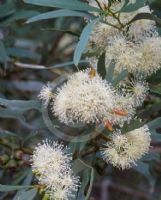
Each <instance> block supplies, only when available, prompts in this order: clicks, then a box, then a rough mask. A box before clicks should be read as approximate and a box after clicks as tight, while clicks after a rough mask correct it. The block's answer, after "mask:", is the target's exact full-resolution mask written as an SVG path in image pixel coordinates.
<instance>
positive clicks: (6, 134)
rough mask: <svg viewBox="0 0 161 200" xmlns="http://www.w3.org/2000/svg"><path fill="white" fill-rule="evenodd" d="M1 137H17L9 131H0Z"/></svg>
mask: <svg viewBox="0 0 161 200" xmlns="http://www.w3.org/2000/svg"><path fill="white" fill-rule="evenodd" d="M2 137H17V135H16V134H15V133H12V132H10V131H7V130H3V129H0V138H2Z"/></svg>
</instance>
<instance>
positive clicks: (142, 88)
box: [120, 74, 149, 107]
mask: <svg viewBox="0 0 161 200" xmlns="http://www.w3.org/2000/svg"><path fill="white" fill-rule="evenodd" d="M138 77H139V78H138ZM138 77H137V76H136V77H135V78H134V79H131V80H129V79H126V80H125V81H123V82H121V83H120V90H121V91H122V92H123V93H125V94H126V93H129V94H131V98H132V99H133V101H134V104H135V106H136V107H139V106H141V105H142V104H143V102H144V100H145V98H146V97H147V95H148V91H149V86H148V83H147V82H146V81H145V80H144V77H142V76H141V75H140V74H138Z"/></svg>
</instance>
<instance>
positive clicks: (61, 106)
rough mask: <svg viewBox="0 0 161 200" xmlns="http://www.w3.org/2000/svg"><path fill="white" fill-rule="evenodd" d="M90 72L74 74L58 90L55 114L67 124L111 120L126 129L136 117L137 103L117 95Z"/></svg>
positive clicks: (54, 105) (105, 82)
mask: <svg viewBox="0 0 161 200" xmlns="http://www.w3.org/2000/svg"><path fill="white" fill-rule="evenodd" d="M90 73H91V72H90V70H86V71H80V72H77V73H75V74H73V75H72V76H71V77H70V78H69V80H68V82H67V83H66V84H64V85H63V87H62V88H60V89H58V91H57V95H56V96H55V99H54V103H53V112H54V114H55V115H56V116H57V117H58V118H59V120H60V121H61V122H63V123H65V124H74V123H83V124H84V123H85V124H87V123H97V122H102V121H103V120H104V119H109V120H110V121H111V122H112V124H118V125H122V124H123V122H125V121H128V120H130V119H131V117H132V116H133V115H134V113H135V112H134V110H135V109H134V101H133V100H132V101H129V99H128V97H127V96H124V95H121V94H117V93H116V91H115V90H114V88H113V87H112V86H111V85H110V84H109V83H108V82H107V81H105V80H102V78H101V77H100V76H99V75H98V74H95V76H93V77H91V75H90Z"/></svg>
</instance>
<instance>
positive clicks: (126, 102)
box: [108, 93, 137, 127]
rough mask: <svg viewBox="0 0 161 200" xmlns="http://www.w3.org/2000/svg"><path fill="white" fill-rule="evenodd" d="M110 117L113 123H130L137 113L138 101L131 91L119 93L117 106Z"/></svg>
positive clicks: (116, 99)
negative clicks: (136, 101)
mask: <svg viewBox="0 0 161 200" xmlns="http://www.w3.org/2000/svg"><path fill="white" fill-rule="evenodd" d="M114 107H115V108H114V110H113V112H112V113H111V114H109V115H108V119H109V120H110V121H111V122H112V124H113V125H119V126H120V127H122V126H123V125H124V123H125V122H127V123H129V122H130V120H131V119H132V118H133V117H134V115H135V113H136V107H137V105H136V103H135V101H134V99H133V98H132V95H131V94H129V93H126V94H123V93H122V94H121V93H118V94H117V95H116V97H115V106H114Z"/></svg>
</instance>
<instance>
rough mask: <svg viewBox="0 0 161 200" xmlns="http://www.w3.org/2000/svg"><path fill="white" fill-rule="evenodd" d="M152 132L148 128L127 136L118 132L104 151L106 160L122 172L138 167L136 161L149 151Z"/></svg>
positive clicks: (132, 132) (136, 130)
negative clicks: (134, 166)
mask: <svg viewBox="0 0 161 200" xmlns="http://www.w3.org/2000/svg"><path fill="white" fill-rule="evenodd" d="M150 141H151V138H150V132H149V129H148V126H146V125H145V126H143V127H141V128H138V129H135V130H133V131H131V132H128V133H126V134H121V133H120V132H117V133H115V134H114V135H113V137H112V141H111V142H110V143H107V144H106V148H104V149H103V150H102V156H103V158H104V160H105V161H106V162H108V163H111V164H112V165H113V166H115V167H118V168H120V169H122V170H124V169H128V168H130V167H132V166H133V165H136V161H137V160H138V159H140V158H141V157H142V156H143V155H144V154H146V153H147V152H148V151H149V147H150Z"/></svg>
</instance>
